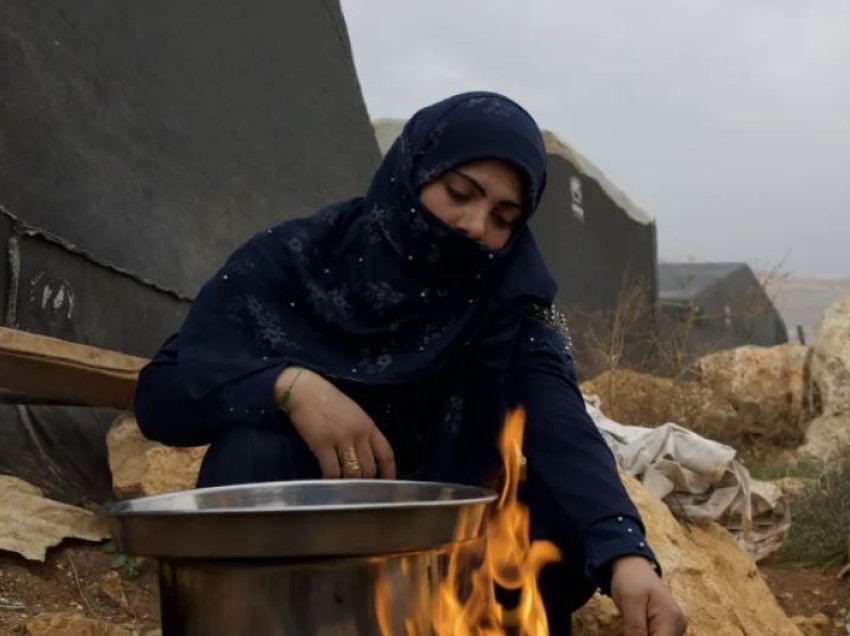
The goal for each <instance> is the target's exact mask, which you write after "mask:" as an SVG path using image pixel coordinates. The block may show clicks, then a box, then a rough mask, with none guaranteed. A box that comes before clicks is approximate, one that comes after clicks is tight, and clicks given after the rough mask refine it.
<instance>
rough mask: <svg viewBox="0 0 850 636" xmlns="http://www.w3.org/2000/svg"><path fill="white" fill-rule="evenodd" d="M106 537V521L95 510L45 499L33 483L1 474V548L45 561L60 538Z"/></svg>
mask: <svg viewBox="0 0 850 636" xmlns="http://www.w3.org/2000/svg"><path fill="white" fill-rule="evenodd" d="M108 536H109V532H108V530H107V528H106V524H105V523H104V521H103V520H102V519H101V518H99V517H98V516H96V515H95V514H94V513H92V512H89V511H88V510H83V509H82V508H77V507H76V506H69V505H68V504H64V503H60V502H58V501H53V500H51V499H46V498H45V497H44V496H43V495H42V492H41V490H40V489H38V488H36V487H35V486H33V485H32V484H29V483H27V482H25V481H24V480H22V479H18V478H17V477H12V476H10V475H0V550H9V551H11V552H17V553H18V554H20V555H21V556H23V557H24V558H26V559H30V560H32V561H44V558H45V556H46V554H47V548H49V547H52V546H55V545H58V544H59V543H61V542H62V540H63V539H67V538H74V539H84V540H86V541H101V540H103V539H106V538H107V537H108Z"/></svg>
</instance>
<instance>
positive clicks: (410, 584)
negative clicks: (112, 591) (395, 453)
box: [101, 480, 496, 636]
mask: <svg viewBox="0 0 850 636" xmlns="http://www.w3.org/2000/svg"><path fill="white" fill-rule="evenodd" d="M495 498H496V495H495V494H494V493H492V492H490V491H488V490H484V489H481V488H475V487H471V486H457V485H451V484H436V483H426V482H403V481H384V480H340V481H327V480H323V481H301V482H274V483H266V484H249V485H241V486H227V487H223V488H206V489H198V490H190V491H184V492H178V493H170V494H166V495H157V496H154V497H145V498H141V499H135V500H130V501H123V502H117V503H115V504H110V505H108V506H105V507H104V508H103V509H102V510H101V513H102V514H103V515H105V516H106V517H107V520H108V522H109V524H110V527H111V530H112V534H113V538H114V540H115V542H116V544H117V546H118V548H119V549H120V550H122V551H124V552H127V553H131V554H138V555H143V556H150V557H156V558H158V559H159V560H160V593H161V599H162V600H161V610H162V624H163V634H164V636H173V635H177V634H185V635H192V636H194V635H196V634H197V635H201V634H203V635H204V636H208V635H214V634H234V635H239V634H275V635H276V634H281V635H287V636H290V635H292V636H336V635H340V636H343V635H344V636H348V635H351V636H355V635H357V636H370V635H372V634H374V635H376V636H378V635H380V636H388V635H395V634H405V633H406V632H405V631H404V628H403V625H404V622H405V620H410V619H412V618H414V617H418V619H419V620H420V621H421V620H424V621H425V622H426V623H427V618H428V617H429V616H430V613H429V611H428V608H429V607H430V604H431V602H432V599H433V594H434V592H435V591H436V586H437V584H438V583H439V580H440V578H441V568H442V565H443V564H444V562H445V558H444V557H445V555H446V554H447V552H448V550H449V549H450V548H451V547H452V546H453V545H455V544H457V543H470V544H473V545H474V543H475V542H479V541H481V537H482V531H483V525H484V521H485V518H486V513H487V510H488V508H489V505H490V504H491V503H492V502H493V501H494V500H495ZM376 589H380V590H382V592H381V594H383V596H384V603H383V604H376V598H375V594H376ZM376 607H378V608H381V610H382V611H376ZM427 628H428V626H427V624H425V625H423V626H420V633H423V634H424V633H427Z"/></svg>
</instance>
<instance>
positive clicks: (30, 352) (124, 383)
mask: <svg viewBox="0 0 850 636" xmlns="http://www.w3.org/2000/svg"><path fill="white" fill-rule="evenodd" d="M147 362H148V361H147V360H146V359H145V358H138V357H136V356H130V355H126V354H123V353H119V352H117V351H109V350H106V349H98V348H97V347H90V346H88V345H81V344H77V343H75V342H68V341H66V340H60V339H58V338H51V337H48V336H42V335H39V334H33V333H27V332H25V331H19V330H17V329H9V328H7V327H0V387H2V388H3V389H7V390H10V391H13V392H18V393H21V394H24V395H27V396H29V397H31V398H32V399H34V400H44V401H46V402H48V401H49V402H53V403H63V404H74V405H85V406H109V407H115V408H121V409H131V408H132V406H133V393H134V392H135V390H136V381H137V379H138V375H139V371H140V370H141V368H142V367H143V366H144V365H145V364H147Z"/></svg>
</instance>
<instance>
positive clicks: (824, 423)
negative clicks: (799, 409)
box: [799, 411, 850, 464]
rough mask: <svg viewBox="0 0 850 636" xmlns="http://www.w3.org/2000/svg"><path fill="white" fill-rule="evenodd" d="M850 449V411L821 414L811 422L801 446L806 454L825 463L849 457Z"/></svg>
mask: <svg viewBox="0 0 850 636" xmlns="http://www.w3.org/2000/svg"><path fill="white" fill-rule="evenodd" d="M849 449H850V411H847V412H846V413H841V414H837V415H821V416H819V417H816V418H815V419H814V420H812V421H811V422H810V423H809V427H808V431H807V432H806V443H805V444H803V445H802V446H801V447H800V448H799V453H800V455H805V456H806V457H810V458H812V459H814V460H816V461H818V462H820V463H823V464H831V463H833V462H834V461H836V460H839V461H840V460H841V459H842V458H845V457H847V453H848V450H849Z"/></svg>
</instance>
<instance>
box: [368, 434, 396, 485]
mask: <svg viewBox="0 0 850 636" xmlns="http://www.w3.org/2000/svg"><path fill="white" fill-rule="evenodd" d="M369 441H370V442H371V445H372V452H373V453H374V457H375V459H376V460H377V463H378V472H379V473H380V476H381V477H382V478H384V479H395V453H393V448H392V446H390V443H389V442H388V441H387V438H386V437H384V435H383V434H382V433H381V431H379V430H378V428H377V427H375V429H374V430H373V431H372V434H371V436H370V438H369Z"/></svg>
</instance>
